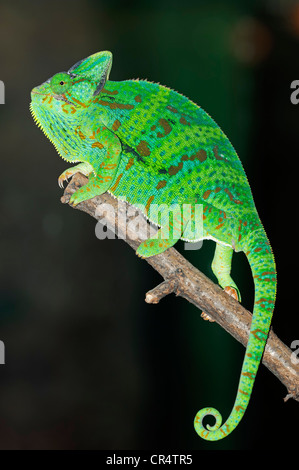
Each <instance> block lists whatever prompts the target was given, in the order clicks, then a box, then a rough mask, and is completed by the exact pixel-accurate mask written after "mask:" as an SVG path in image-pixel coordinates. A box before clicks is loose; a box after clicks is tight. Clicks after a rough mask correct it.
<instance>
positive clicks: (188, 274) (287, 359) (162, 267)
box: [61, 173, 299, 401]
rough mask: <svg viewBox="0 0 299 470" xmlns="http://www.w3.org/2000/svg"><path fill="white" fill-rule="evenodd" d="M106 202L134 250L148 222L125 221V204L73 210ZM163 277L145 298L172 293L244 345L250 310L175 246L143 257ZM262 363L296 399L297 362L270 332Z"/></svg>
mask: <svg viewBox="0 0 299 470" xmlns="http://www.w3.org/2000/svg"><path fill="white" fill-rule="evenodd" d="M86 182H87V178H85V177H84V176H83V175H81V174H80V173H77V174H76V175H75V176H74V177H73V178H72V181H71V182H70V183H69V185H68V186H67V188H66V189H65V192H64V196H63V197H62V198H61V201H62V202H63V203H64V204H66V203H68V202H69V199H70V196H71V195H72V194H73V193H74V191H76V190H77V189H78V188H80V187H81V186H82V185H84V184H86ZM101 204H106V205H107V206H105V207H106V208H108V209H107V211H106V213H105V220H106V221H108V222H109V223H110V224H111V225H113V224H115V228H116V231H117V234H118V237H120V238H123V239H125V241H126V242H127V243H128V244H129V245H130V246H131V247H132V248H133V249H134V250H136V249H137V247H138V245H139V244H140V242H141V241H142V239H145V238H147V236H148V232H147V231H148V226H149V224H147V223H146V224H144V226H143V227H141V228H140V229H139V230H138V237H137V236H136V230H134V228H132V227H131V226H130V224H128V217H127V215H126V209H127V204H126V203H125V202H121V201H118V200H116V199H115V198H113V197H112V196H111V195H109V194H108V193H105V194H103V195H101V196H97V197H95V198H93V199H90V200H88V201H85V202H82V203H80V204H78V206H76V209H79V210H81V211H84V212H86V213H88V214H89V215H91V216H92V217H94V218H96V219H98V220H99V219H101V216H98V215H97V213H98V211H97V208H99V207H100V206H101ZM145 261H146V262H147V263H149V264H150V265H151V266H152V267H153V268H154V269H155V270H156V271H158V272H159V273H160V274H161V276H162V277H163V278H164V280H165V281H164V282H162V283H161V284H160V285H159V286H157V287H155V288H154V289H152V290H151V291H149V292H148V293H147V295H146V301H147V302H149V303H157V302H159V300H160V299H161V298H163V297H164V296H165V295H167V294H169V293H171V292H175V294H176V295H179V296H181V297H183V298H185V299H186V300H188V301H189V302H190V303H192V304H193V305H195V306H196V307H197V308H199V309H200V310H203V311H204V312H206V313H207V314H208V315H209V317H210V318H211V319H212V320H215V321H216V322H217V323H218V324H219V325H220V326H222V328H224V329H225V330H226V331H227V332H228V333H229V334H231V335H232V336H233V337H234V338H235V339H236V340H237V341H239V342H240V343H242V344H243V345H244V346H246V344H247V341H248V336H249V330H250V324H251V316H252V315H251V313H250V312H248V311H247V310H246V309H245V308H244V307H242V305H240V304H239V303H238V302H237V301H236V300H234V299H233V298H232V297H230V296H229V295H228V294H227V293H225V292H224V291H223V290H222V289H221V288H220V287H219V286H217V285H216V284H214V283H213V282H212V281H211V280H210V279H208V278H207V277H206V276H205V275H204V274H203V273H201V272H200V271H199V270H198V269H196V268H195V267H194V266H193V265H192V264H191V263H189V262H188V261H187V260H186V259H185V258H184V257H183V256H182V255H181V254H180V253H179V252H178V251H177V250H175V248H169V249H168V250H167V251H165V252H164V253H161V254H159V255H156V256H153V257H150V258H147V259H146V260H145ZM263 364H264V365H265V366H266V367H267V368H268V369H269V370H270V371H271V372H272V373H273V374H274V375H275V376H276V377H277V378H278V379H279V380H280V381H281V382H282V383H283V384H284V385H285V387H286V388H287V391H288V393H287V395H286V398H285V399H286V400H287V399H289V398H294V399H295V400H297V401H299V364H295V361H293V362H292V351H291V350H290V349H289V348H288V347H287V346H286V345H285V344H283V343H282V341H280V339H279V338H278V337H277V336H276V335H275V334H274V333H273V331H272V330H271V331H270V334H269V337H268V341H267V344H266V348H265V352H264V356H263Z"/></svg>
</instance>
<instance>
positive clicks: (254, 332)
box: [251, 328, 267, 341]
mask: <svg viewBox="0 0 299 470" xmlns="http://www.w3.org/2000/svg"><path fill="white" fill-rule="evenodd" d="M251 333H252V334H253V336H254V337H255V338H256V339H258V340H259V341H264V340H266V338H267V335H266V333H265V332H264V331H263V330H261V329H259V328H257V329H256V330H254V331H252V332H251ZM257 333H261V334H262V335H264V339H263V338H260V337H259V336H258V334H257Z"/></svg>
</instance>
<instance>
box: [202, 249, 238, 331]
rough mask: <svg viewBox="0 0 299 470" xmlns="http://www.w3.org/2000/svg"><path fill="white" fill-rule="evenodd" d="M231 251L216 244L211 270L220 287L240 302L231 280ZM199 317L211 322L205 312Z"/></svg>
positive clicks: (236, 288) (236, 289) (235, 287)
mask: <svg viewBox="0 0 299 470" xmlns="http://www.w3.org/2000/svg"><path fill="white" fill-rule="evenodd" d="M232 255H233V249H232V248H231V247H229V246H225V245H220V244H219V243H217V244H216V249H215V255H214V259H213V262H212V270H213V273H214V274H215V276H216V277H217V280H218V282H219V284H220V286H221V287H222V288H223V289H224V291H225V292H227V294H229V295H230V296H231V297H233V298H234V299H236V300H238V301H239V302H240V301H241V295H240V292H239V289H238V287H237V286H236V284H235V283H234V281H233V280H232V278H231V275H230V271H231V261H232ZM201 317H202V318H203V319H204V320H208V321H210V322H213V321H214V320H212V318H211V317H210V316H209V315H208V314H207V313H205V312H202V314H201Z"/></svg>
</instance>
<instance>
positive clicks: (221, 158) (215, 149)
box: [213, 145, 224, 160]
mask: <svg viewBox="0 0 299 470" xmlns="http://www.w3.org/2000/svg"><path fill="white" fill-rule="evenodd" d="M213 153H214V156H215V158H216V160H224V158H223V157H221V156H220V155H219V153H218V145H216V146H215V147H214V148H213Z"/></svg>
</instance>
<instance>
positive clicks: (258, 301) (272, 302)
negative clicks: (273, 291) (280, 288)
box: [255, 298, 275, 304]
mask: <svg viewBox="0 0 299 470" xmlns="http://www.w3.org/2000/svg"><path fill="white" fill-rule="evenodd" d="M261 302H268V303H270V304H275V302H274V300H270V299H264V298H262V299H259V300H257V301H256V302H255V303H256V304H260V303H261Z"/></svg>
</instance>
